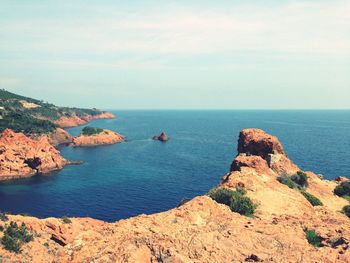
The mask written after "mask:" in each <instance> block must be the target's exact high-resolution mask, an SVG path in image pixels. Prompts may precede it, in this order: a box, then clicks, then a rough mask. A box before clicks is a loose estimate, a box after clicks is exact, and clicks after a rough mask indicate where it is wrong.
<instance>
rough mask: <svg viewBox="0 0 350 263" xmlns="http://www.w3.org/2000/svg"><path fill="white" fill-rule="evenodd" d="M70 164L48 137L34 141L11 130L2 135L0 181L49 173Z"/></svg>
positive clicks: (0, 139)
mask: <svg viewBox="0 0 350 263" xmlns="http://www.w3.org/2000/svg"><path fill="white" fill-rule="evenodd" d="M68 163H69V162H68V161H67V160H65V159H64V158H63V157H62V156H61V155H60V152H59V151H58V150H57V149H55V147H54V146H52V145H51V144H50V143H49V141H48V138H47V137H46V136H42V137H40V138H38V139H32V138H29V137H27V136H26V135H24V134H23V133H15V132H13V131H12V130H10V129H6V130H5V131H3V132H2V133H1V135H0V180H6V179H14V178H21V177H28V176H32V175H34V174H36V173H37V172H40V173H48V172H50V171H53V170H57V169H61V168H63V166H65V165H66V164H68Z"/></svg>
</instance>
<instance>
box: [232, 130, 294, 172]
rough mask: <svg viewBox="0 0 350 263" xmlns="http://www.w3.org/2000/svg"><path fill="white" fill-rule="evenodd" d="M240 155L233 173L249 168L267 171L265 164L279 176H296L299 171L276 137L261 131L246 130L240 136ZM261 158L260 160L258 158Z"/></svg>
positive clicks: (233, 163) (233, 165)
mask: <svg viewBox="0 0 350 263" xmlns="http://www.w3.org/2000/svg"><path fill="white" fill-rule="evenodd" d="M237 150H238V155H237V157H236V158H235V160H233V162H232V165H231V171H235V170H237V169H238V168H239V167H242V166H247V167H251V168H254V169H256V170H258V171H260V172H261V171H263V170H265V171H266V167H265V163H266V164H267V165H268V167H269V168H271V169H272V170H273V171H275V172H276V173H278V174H285V173H287V174H294V173H296V172H297V171H299V170H300V169H299V167H298V166H296V165H295V164H294V163H293V162H292V161H291V160H290V159H289V158H288V157H287V155H286V153H285V151H284V149H283V146H282V144H281V143H280V141H279V140H278V138H277V137H276V136H273V135H271V134H268V133H266V132H265V131H263V130H261V129H244V130H242V131H241V132H240V134H239V139H238V147H237ZM257 157H259V158H257Z"/></svg>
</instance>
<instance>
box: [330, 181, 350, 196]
mask: <svg viewBox="0 0 350 263" xmlns="http://www.w3.org/2000/svg"><path fill="white" fill-rule="evenodd" d="M334 193H335V194H336V195H338V196H341V197H344V196H345V197H346V196H350V181H345V182H342V183H341V184H340V185H338V186H337V187H336V188H335V189H334Z"/></svg>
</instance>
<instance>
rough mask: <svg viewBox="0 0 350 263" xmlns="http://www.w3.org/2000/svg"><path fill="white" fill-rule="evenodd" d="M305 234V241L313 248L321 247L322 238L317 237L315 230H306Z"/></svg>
mask: <svg viewBox="0 0 350 263" xmlns="http://www.w3.org/2000/svg"><path fill="white" fill-rule="evenodd" d="M305 234H306V239H307V241H308V242H309V243H310V244H311V245H313V246H314V247H321V246H322V243H321V242H322V240H323V238H322V237H321V236H319V235H318V234H317V233H316V232H315V230H306V231H305Z"/></svg>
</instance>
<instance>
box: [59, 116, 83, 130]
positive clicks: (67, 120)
mask: <svg viewBox="0 0 350 263" xmlns="http://www.w3.org/2000/svg"><path fill="white" fill-rule="evenodd" d="M54 123H55V124H56V125H58V126H60V127H62V128H70V127H75V126H79V125H84V124H86V123H87V121H85V120H83V119H81V118H79V117H78V116H76V115H75V116H71V117H66V116H63V117H61V118H59V119H58V120H56V121H55V122H54Z"/></svg>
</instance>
